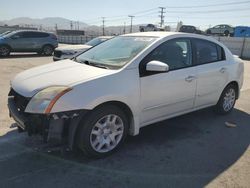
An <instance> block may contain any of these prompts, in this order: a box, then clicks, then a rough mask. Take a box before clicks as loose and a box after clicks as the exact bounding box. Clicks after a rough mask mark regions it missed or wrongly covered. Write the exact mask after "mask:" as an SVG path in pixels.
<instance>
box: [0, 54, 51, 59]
mask: <svg viewBox="0 0 250 188" xmlns="http://www.w3.org/2000/svg"><path fill="white" fill-rule="evenodd" d="M36 57H51V56H44V55H40V54H37V53H11V54H10V55H9V56H7V57H1V56H0V59H12V58H36Z"/></svg>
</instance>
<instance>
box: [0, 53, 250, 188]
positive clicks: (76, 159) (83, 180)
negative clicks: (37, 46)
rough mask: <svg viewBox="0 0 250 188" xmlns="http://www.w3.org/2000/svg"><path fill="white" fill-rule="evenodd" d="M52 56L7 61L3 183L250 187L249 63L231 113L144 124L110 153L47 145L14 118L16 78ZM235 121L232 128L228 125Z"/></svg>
mask: <svg viewBox="0 0 250 188" xmlns="http://www.w3.org/2000/svg"><path fill="white" fill-rule="evenodd" d="M46 63H52V57H40V56H38V55H34V54H14V55H11V57H8V58H2V59H0V66H1V67H0V187H46V188H49V187H53V188H56V187H119V188H120V187H185V188H187V187H191V188H195V187H204V186H207V187H249V186H250V147H249V144H250V100H249V98H250V62H249V61H245V82H244V86H243V88H242V93H241V96H240V99H239V100H238V101H237V104H236V107H235V109H234V110H233V112H232V113H231V114H229V115H225V116H218V115H215V114H214V112H213V109H211V108H209V109H205V110H201V111H198V112H194V113H190V114H187V115H184V116H181V117H178V118H174V119H170V120H167V121H163V122H160V123H157V124H152V125H150V126H148V127H145V128H142V129H141V131H140V135H138V136H136V137H128V139H127V140H126V142H125V144H124V146H123V147H122V148H121V150H119V151H118V152H116V153H115V154H113V155H112V156H109V157H107V158H105V159H100V160H89V159H86V158H84V156H82V155H81V154H79V153H78V154H75V153H73V152H69V151H66V150H62V149H57V150H52V149H51V148H46V147H45V146H44V145H43V144H41V141H40V140H39V138H37V137H35V138H34V137H28V136H27V134H26V133H22V134H19V133H17V130H16V128H15V124H14V121H13V120H12V119H10V118H9V116H8V109H7V95H8V91H9V82H10V79H11V78H13V77H14V75H16V74H17V73H18V72H21V71H23V70H26V69H28V68H31V67H34V66H38V65H42V64H46ZM226 122H230V123H233V124H235V125H236V127H235V128H228V127H227V126H226V125H225V123H226Z"/></svg>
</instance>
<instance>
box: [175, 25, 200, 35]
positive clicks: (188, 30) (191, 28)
mask: <svg viewBox="0 0 250 188" xmlns="http://www.w3.org/2000/svg"><path fill="white" fill-rule="evenodd" d="M179 32H183V33H196V34H204V33H203V32H202V31H201V30H199V29H197V28H196V27H195V26H192V25H182V26H181V28H180V29H179Z"/></svg>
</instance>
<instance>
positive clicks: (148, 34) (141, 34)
mask: <svg viewBox="0 0 250 188" xmlns="http://www.w3.org/2000/svg"><path fill="white" fill-rule="evenodd" d="M171 35H176V36H178V35H182V36H186V37H201V36H200V35H197V34H193V33H182V32H168V31H153V32H138V33H130V34H126V35H123V36H135V37H157V38H164V37H168V36H171Z"/></svg>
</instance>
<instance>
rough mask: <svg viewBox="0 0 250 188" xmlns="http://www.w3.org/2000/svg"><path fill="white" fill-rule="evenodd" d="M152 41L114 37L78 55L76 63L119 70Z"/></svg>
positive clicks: (149, 39)
mask: <svg viewBox="0 0 250 188" xmlns="http://www.w3.org/2000/svg"><path fill="white" fill-rule="evenodd" d="M154 40H155V38H153V37H127V36H120V37H115V38H113V39H110V40H108V41H106V42H104V43H101V44H100V45H98V46H96V47H94V48H91V49H90V50H88V51H86V52H84V53H83V54H81V55H79V56H78V57H76V61H77V62H81V63H86V62H87V63H88V64H91V63H95V64H98V65H102V66H105V67H107V68H110V67H113V68H121V67H123V66H124V65H125V64H127V63H128V62H129V61H130V60H131V59H133V58H134V57H135V56H136V55H137V54H138V53H139V52H141V51H142V50H143V49H145V48H146V47H147V46H148V45H149V44H151V43H152V42H153V41H154Z"/></svg>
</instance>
